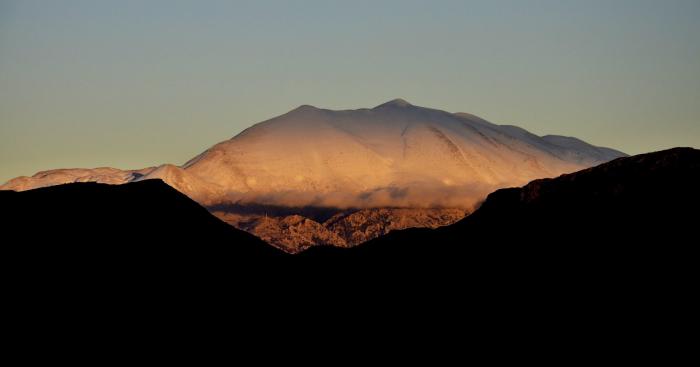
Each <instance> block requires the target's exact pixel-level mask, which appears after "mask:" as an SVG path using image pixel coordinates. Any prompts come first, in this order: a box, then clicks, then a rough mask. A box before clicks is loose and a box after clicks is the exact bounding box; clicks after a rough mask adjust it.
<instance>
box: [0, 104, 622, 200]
mask: <svg viewBox="0 0 700 367" xmlns="http://www.w3.org/2000/svg"><path fill="white" fill-rule="evenodd" d="M624 155H625V154H624V153H621V152H619V151H616V150H613V149H609V148H601V147H596V146H593V145H590V144H588V143H585V142H583V141H581V140H578V139H575V138H570V137H563V136H553V135H548V136H544V137H540V136H537V135H534V134H532V133H529V132H528V131H526V130H524V129H521V128H519V127H516V126H510V125H496V124H493V123H490V122H488V121H485V120H483V119H481V118H478V117H476V116H473V115H470V114H466V113H449V112H445V111H440V110H435V109H430V108H424V107H418V106H414V105H412V104H410V103H408V102H406V101H404V100H401V99H397V100H393V101H390V102H387V103H384V104H382V105H379V106H377V107H375V108H372V109H358V110H345V111H332V110H327V109H320V108H316V107H313V106H301V107H299V108H296V109H294V110H292V111H290V112H288V113H286V114H284V115H282V116H278V117H275V118H273V119H270V120H267V121H264V122H261V123H258V124H256V125H253V126H251V127H250V128H248V129H246V130H245V131H243V132H242V133H240V134H238V135H237V136H235V137H233V138H232V139H229V140H226V141H223V142H221V143H219V144H216V145H214V146H213V147H211V148H209V149H207V150H206V151H205V152H203V153H202V154H200V155H198V156H197V157H195V158H193V159H192V160H190V161H189V162H187V163H186V164H185V165H183V166H182V167H176V166H173V165H163V166H160V167H155V168H147V169H143V170H136V171H122V170H116V169H111V168H98V169H94V170H86V169H76V170H65V169H64V170H55V171H44V172H40V173H38V174H36V175H35V176H33V177H20V178H16V179H13V180H11V181H9V182H8V183H7V184H6V185H4V186H2V187H0V188H2V189H11V190H26V189H31V188H36V187H42V186H50V185H55V184H61V183H68V182H76V181H97V182H104V183H114V184H119V183H124V182H131V181H138V180H143V179H149V178H160V179H163V180H164V181H166V182H167V183H169V184H170V185H171V186H173V187H175V188H177V189H179V190H181V191H182V192H184V193H185V194H187V195H189V196H191V197H192V198H194V199H195V200H197V201H199V202H201V203H203V204H205V205H213V204H218V203H225V202H251V203H258V204H269V205H284V206H308V205H314V206H332V207H339V208H345V207H355V208H371V207H436V206H437V207H461V208H471V207H473V205H474V204H475V203H477V202H479V201H480V200H481V199H483V198H484V197H485V195H486V194H487V193H489V192H491V191H493V190H495V189H497V188H501V187H506V186H518V185H522V184H525V183H527V182H529V181H530V180H532V179H535V178H541V177H552V176H557V175H559V174H562V173H567V172H573V171H576V170H579V169H581V168H585V167H590V166H594V165H597V164H600V163H603V162H606V161H609V160H611V159H613V158H617V157H621V156H624Z"/></svg>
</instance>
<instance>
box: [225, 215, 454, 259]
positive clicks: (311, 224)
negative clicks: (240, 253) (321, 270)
mask: <svg viewBox="0 0 700 367" xmlns="http://www.w3.org/2000/svg"><path fill="white" fill-rule="evenodd" d="M466 214H467V211H465V210H463V209H409V208H378V209H362V210H354V211H345V212H340V213H338V214H336V215H334V216H332V217H331V218H330V219H328V220H326V221H325V222H323V223H319V222H317V221H315V220H313V219H309V218H306V217H303V216H301V215H289V216H281V217H270V216H266V215H262V216H261V215H249V214H236V213H227V212H223V211H215V212H214V215H216V216H217V217H218V218H219V219H221V220H223V221H225V222H226V223H228V224H230V225H232V226H234V227H236V228H238V229H241V230H244V231H247V232H250V233H252V234H254V235H256V236H258V237H260V238H261V239H263V240H265V241H267V242H268V243H270V244H272V245H274V246H276V247H278V248H280V249H283V250H284V251H287V252H290V253H298V252H301V251H303V250H306V249H308V248H309V247H312V246H335V247H352V246H356V245H359V244H361V243H364V242H366V241H369V240H371V239H374V238H377V237H379V236H382V235H385V234H387V233H389V232H390V231H393V230H400V229H406V228H414V227H418V228H437V227H441V226H445V225H449V224H452V223H454V222H456V221H458V220H460V219H462V218H464V216H465V215H466Z"/></svg>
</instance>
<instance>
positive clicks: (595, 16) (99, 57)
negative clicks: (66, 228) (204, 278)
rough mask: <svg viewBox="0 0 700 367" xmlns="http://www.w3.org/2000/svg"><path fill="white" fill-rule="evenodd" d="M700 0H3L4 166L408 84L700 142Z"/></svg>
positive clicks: (17, 171) (577, 131) (465, 105)
mask: <svg viewBox="0 0 700 367" xmlns="http://www.w3.org/2000/svg"><path fill="white" fill-rule="evenodd" d="M698 19H700V0H665V1H657V0H653V1H651V0H629V1H626V0H579V1H571V0H558V1H545V0H510V1H506V0H488V1H466V0H464V1H453V0H430V1H415V0H404V1H388V0H386V1H382V0H373V1H365V0H346V1H332V0H326V1H320V0H319V1H304V0H297V1H292V0H289V1H267V0H252V1H235V0H231V1H207V0H196V1H195V0H192V1H178V0H168V1H166V0H161V1H159V0H149V1H135V0H120V1H104V0H79V1H73V0H57V1H36V0H21V1H19V0H17V1H15V0H0V181H2V182H4V181H6V180H8V179H10V178H12V177H16V176H19V175H32V174H34V173H35V172H37V171H40V170H46V169H53V168H69V167H70V168H72V167H100V166H111V167H117V168H142V167H146V166H152V165H157V164H161V163H174V164H182V163H184V162H185V161H187V160H188V159H189V158H192V157H193V156H195V155H197V154H198V153H200V152H202V151H203V150H205V149H206V148H208V147H209V146H211V145H213V144H215V143H217V142H219V141H222V140H225V139H228V138H230V137H232V136H234V135H236V134H237V133H239V132H240V131H241V130H243V129H245V128H246V127H248V126H250V125H252V124H254V123H257V122H260V121H263V120H266V119H269V118H272V117H274V116H277V115H280V114H283V113H285V112H287V111H289V110H291V109H293V108H295V107H297V106H299V105H304V104H310V105H314V106H317V107H321V108H330V109H352V108H365V107H374V106H376V105H379V104H381V103H383V102H386V101H388V100H391V99H394V98H403V99H406V100H408V101H409V102H411V103H413V104H415V105H419V106H425V107H432V108H437V109H442V110H446V111H450V112H469V113H472V114H475V115H478V116H480V117H482V118H485V119H487V120H489V121H491V122H493V123H497V124H513V125H518V126H521V127H523V128H526V129H528V130H530V131H531V132H533V133H536V134H539V135H545V134H561V135H568V136H576V137H578V138H581V139H583V140H586V141H588V142H590V143H593V144H595V145H602V146H609V147H613V148H616V149H619V150H622V151H624V152H627V153H630V154H636V153H642V152H648V151H654V150H660V149H665V148H669V147H673V146H692V147H696V148H700V21H698Z"/></svg>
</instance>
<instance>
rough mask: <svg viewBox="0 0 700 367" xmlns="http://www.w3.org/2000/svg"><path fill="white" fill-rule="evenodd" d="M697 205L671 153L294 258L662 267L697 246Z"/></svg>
mask: <svg viewBox="0 0 700 367" xmlns="http://www.w3.org/2000/svg"><path fill="white" fill-rule="evenodd" d="M699 207H700V151H699V150H695V149H691V148H675V149H670V150H665V151H660V152H655V153H648V154H641V155H637V156H632V157H625V158H618V159H616V160H613V161H611V162H608V163H605V164H602V165H600V166H597V167H593V168H590V169H585V170H582V171H578V172H575V173H572V174H566V175H562V176H560V177H557V178H553V179H542V180H535V181H532V182H531V183H529V184H527V185H526V186H524V187H522V188H509V189H502V190H498V191H496V192H494V193H492V194H490V195H489V196H488V198H487V199H486V201H485V202H484V203H483V204H482V206H481V207H480V208H479V209H478V210H477V211H475V212H474V213H473V214H472V215H470V216H468V217H467V218H465V219H463V220H462V221H460V222H457V223H455V224H453V225H451V226H447V227H443V228H440V229H437V230H429V229H411V230H404V231H398V232H392V233H390V234H388V235H387V236H384V237H381V238H378V239H376V240H373V241H370V242H367V243H365V244H363V245H360V246H358V247H355V248H350V249H339V248H331V247H319V248H313V249H310V250H308V251H306V252H304V253H303V254H302V256H308V257H328V258H330V257H342V258H343V259H346V260H349V259H373V260H381V261H386V262H388V263H394V264H404V265H406V264H413V265H415V266H417V268H418V269H420V268H423V267H425V266H430V265H435V264H450V265H452V266H454V265H457V264H459V265H458V266H460V267H463V268H464V269H500V270H502V271H504V270H507V271H513V272H515V271H531V270H532V271H537V270H538V269H550V270H551V269H554V268H559V270H562V271H573V270H572V269H579V270H580V269H582V268H587V270H586V271H587V272H588V271H590V272H595V270H594V269H595V268H596V267H600V266H604V267H606V269H607V270H611V269H618V270H620V271H624V269H630V268H637V267H645V266H648V267H649V269H648V270H654V269H655V268H659V269H660V268H663V269H669V266H668V265H669V264H678V263H680V262H683V261H686V260H688V258H687V257H685V258H684V256H686V255H687V254H689V253H690V252H691V251H693V252H694V249H695V247H696V246H697V244H696V242H697V238H698V232H697V231H698V223H700V221H698V218H699V216H698V208H699ZM694 258H695V257H693V259H694ZM676 270H678V269H676Z"/></svg>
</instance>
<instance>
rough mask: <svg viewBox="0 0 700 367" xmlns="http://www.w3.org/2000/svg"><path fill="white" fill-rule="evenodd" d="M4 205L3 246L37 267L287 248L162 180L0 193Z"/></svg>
mask: <svg viewBox="0 0 700 367" xmlns="http://www.w3.org/2000/svg"><path fill="white" fill-rule="evenodd" d="M0 203H1V205H2V223H3V227H4V230H3V232H4V233H3V234H4V236H5V238H11V239H12V241H11V242H9V243H8V242H6V243H5V244H4V246H3V247H4V248H3V251H4V252H5V253H6V254H7V253H9V254H10V255H13V256H15V258H17V259H19V260H27V261H29V262H31V263H32V265H33V266H36V265H37V264H39V263H45V265H46V266H48V267H50V268H54V267H59V268H60V267H61V266H65V267H66V268H70V266H81V267H82V266H88V267H89V266H94V267H97V268H100V267H105V266H130V265H136V264H140V265H146V266H150V267H152V268H153V269H154V270H155V269H162V268H165V267H178V266H181V265H182V266H187V267H191V266H195V265H197V264H198V263H202V264H205V263H206V264H211V263H213V262H215V261H224V260H223V259H227V261H228V260H230V261H235V260H236V259H240V258H250V257H261V256H275V255H281V254H283V253H282V252H281V251H279V250H277V249H275V248H273V247H271V246H269V245H268V244H266V243H265V242H263V241H262V240H260V239H258V238H256V237H254V236H252V235H250V234H248V233H246V232H243V231H240V230H237V229H235V228H233V227H231V226H229V225H227V224H226V223H224V222H222V221H220V220H218V219H217V218H216V217H214V216H212V215H211V214H209V212H208V211H207V210H206V209H205V208H203V207H202V206H200V205H199V204H197V203H196V202H194V201H192V200H191V199H189V198H188V197H187V196H185V195H183V194H181V193H180V192H178V191H177V190H175V189H173V188H172V187H170V186H168V185H166V184H165V183H163V182H162V181H160V180H148V181H143V182H135V183H130V184H126V185H106V184H97V183H74V184H68V185H59V186H53V187H47V188H41V189H36V190H30V191H24V192H14V191H0ZM185 261H186V262H187V263H186V264H182V262H185ZM203 266H204V265H203Z"/></svg>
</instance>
